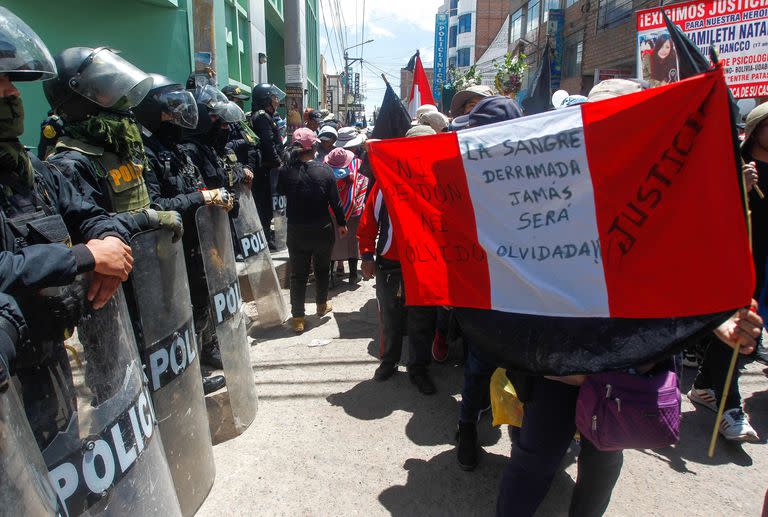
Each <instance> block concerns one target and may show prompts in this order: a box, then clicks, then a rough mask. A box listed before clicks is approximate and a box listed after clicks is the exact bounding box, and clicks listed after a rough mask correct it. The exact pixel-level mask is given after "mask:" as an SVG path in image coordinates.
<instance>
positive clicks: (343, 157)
mask: <svg viewBox="0 0 768 517" xmlns="http://www.w3.org/2000/svg"><path fill="white" fill-rule="evenodd" d="M354 157H355V153H353V152H352V151H349V150H347V149H344V148H343V147H337V148H336V149H333V150H332V151H331V152H330V153H328V154H327V155H325V158H324V159H323V161H324V162H325V163H327V164H328V165H330V166H331V167H332V168H334V169H344V168H345V167H349V164H350V163H352V159H353V158H354Z"/></svg>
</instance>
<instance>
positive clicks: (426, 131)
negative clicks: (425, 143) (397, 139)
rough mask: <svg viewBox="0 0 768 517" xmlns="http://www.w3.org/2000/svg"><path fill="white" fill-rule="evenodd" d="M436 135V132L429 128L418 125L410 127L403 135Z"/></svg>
mask: <svg viewBox="0 0 768 517" xmlns="http://www.w3.org/2000/svg"><path fill="white" fill-rule="evenodd" d="M436 134H437V132H436V131H435V130H434V129H432V128H431V127H430V126H427V125H424V124H419V125H417V126H411V128H410V129H409V130H408V131H407V132H406V133H405V136H427V135H436Z"/></svg>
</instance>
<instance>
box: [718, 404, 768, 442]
mask: <svg viewBox="0 0 768 517" xmlns="http://www.w3.org/2000/svg"><path fill="white" fill-rule="evenodd" d="M720 434H721V435H723V438H725V439H726V440H731V441H734V442H757V441H760V438H759V437H758V436H757V431H755V430H754V429H753V428H752V426H751V425H750V424H749V419H748V418H747V414H746V413H744V410H743V409H741V408H740V407H737V408H733V409H729V410H728V411H725V412H724V413H723V420H722V421H721V422H720Z"/></svg>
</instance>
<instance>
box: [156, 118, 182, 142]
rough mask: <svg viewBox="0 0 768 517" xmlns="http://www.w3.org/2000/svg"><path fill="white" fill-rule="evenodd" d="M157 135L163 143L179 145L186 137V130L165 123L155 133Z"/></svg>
mask: <svg viewBox="0 0 768 517" xmlns="http://www.w3.org/2000/svg"><path fill="white" fill-rule="evenodd" d="M155 134H156V135H157V137H158V138H160V140H162V141H163V142H167V143H172V144H177V143H179V142H181V139H182V137H183V135H184V128H183V127H181V126H177V125H176V124H172V123H170V122H163V123H161V124H160V127H159V128H158V129H157V131H155Z"/></svg>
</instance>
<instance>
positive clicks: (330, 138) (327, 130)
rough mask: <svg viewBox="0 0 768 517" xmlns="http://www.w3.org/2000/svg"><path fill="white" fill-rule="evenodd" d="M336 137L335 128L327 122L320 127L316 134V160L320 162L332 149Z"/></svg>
mask: <svg viewBox="0 0 768 517" xmlns="http://www.w3.org/2000/svg"><path fill="white" fill-rule="evenodd" d="M337 137H338V133H337V132H336V128H335V127H333V126H332V125H330V124H329V125H325V126H322V127H321V128H320V130H319V131H318V134H317V138H318V139H319V140H320V141H319V142H318V144H317V156H316V158H315V159H316V160H317V161H319V162H322V161H323V160H324V159H325V157H326V156H328V153H330V152H331V151H332V150H333V149H334V145H333V144H335V143H336V138H337Z"/></svg>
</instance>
